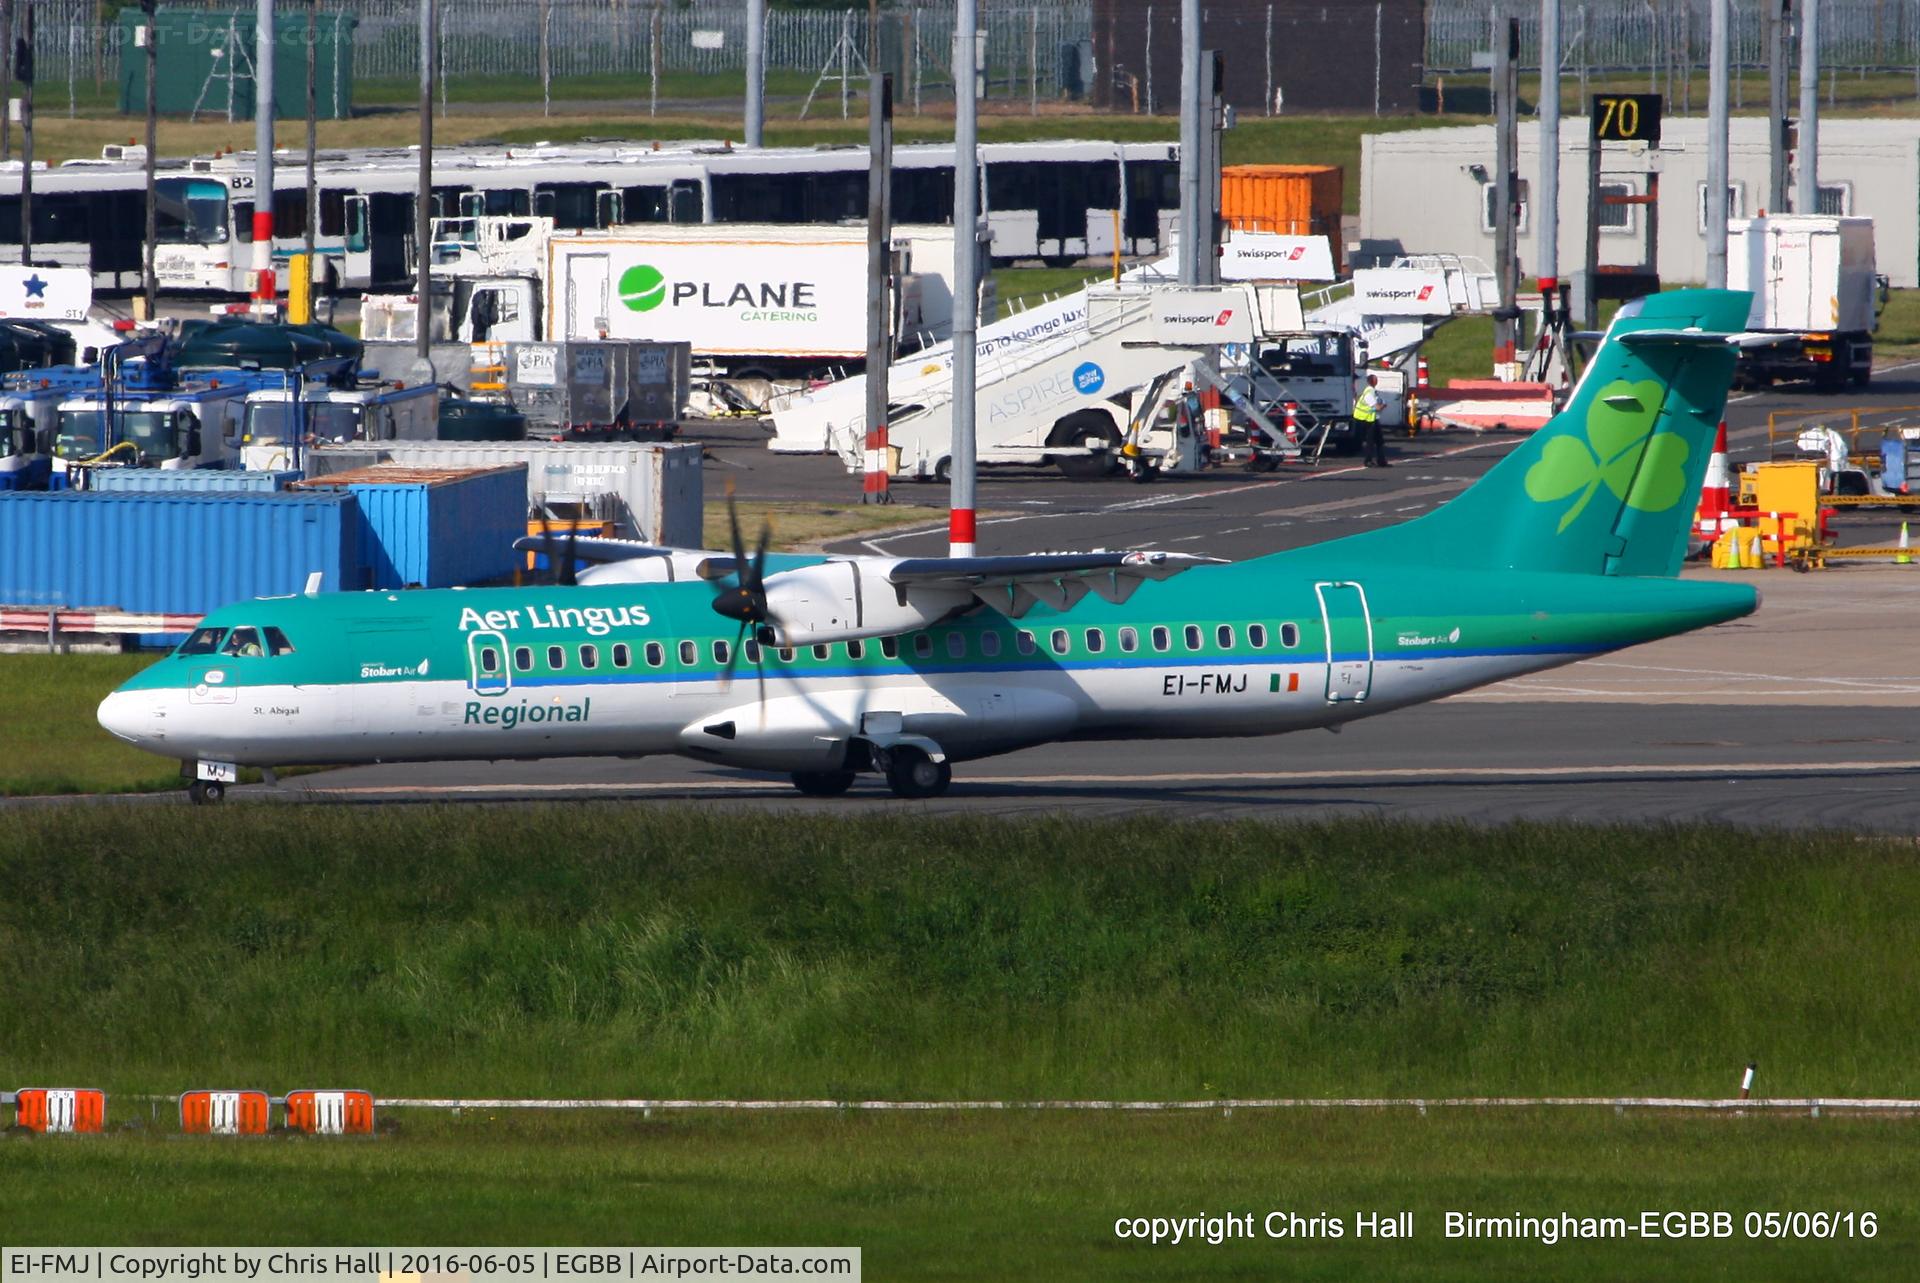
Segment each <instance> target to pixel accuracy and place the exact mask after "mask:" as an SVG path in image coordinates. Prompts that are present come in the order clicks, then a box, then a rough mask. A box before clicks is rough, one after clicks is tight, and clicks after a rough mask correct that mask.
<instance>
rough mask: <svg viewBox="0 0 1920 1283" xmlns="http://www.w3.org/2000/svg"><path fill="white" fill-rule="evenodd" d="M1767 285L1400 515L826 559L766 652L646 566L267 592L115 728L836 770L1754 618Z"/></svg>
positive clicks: (1385, 691) (216, 618)
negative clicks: (1736, 378) (1745, 444)
mask: <svg viewBox="0 0 1920 1283" xmlns="http://www.w3.org/2000/svg"><path fill="white" fill-rule="evenodd" d="M1744 297H1745V296H1743V295H1729V294H1724V293H1712V292H1704V291H1692V292H1686V293H1679V294H1673V295H1664V296H1659V298H1658V299H1656V300H1654V301H1652V302H1651V303H1650V304H1649V306H1648V308H1647V309H1646V310H1645V311H1644V312H1643V313H1642V315H1641V317H1639V318H1637V319H1635V320H1634V321H1630V322H1622V323H1620V324H1618V325H1616V331H1615V337H1614V338H1610V339H1609V341H1608V342H1607V344H1605V345H1604V346H1603V348H1602V349H1601V352H1600V353H1599V354H1598V355H1597V356H1596V358H1595V362H1594V367H1593V369H1591V370H1590V371H1589V374H1588V377H1587V378H1586V380H1584V381H1583V384H1582V386H1581V388H1580V389H1579V390H1578V391H1577V392H1576V394H1575V396H1574V398H1573V400H1572V403H1571V404H1570V405H1569V407H1568V410H1567V411H1566V412H1565V413H1563V414H1562V415H1561V416H1560V417H1559V418H1558V419H1556V420H1555V421H1554V423H1553V424H1551V425H1549V426H1548V427H1547V428H1546V429H1543V430H1542V431H1541V432H1540V433H1538V434H1536V436H1535V437H1534V438H1533V439H1532V440H1530V441H1528V442H1526V443H1524V444H1523V445H1522V446H1520V447H1519V448H1518V449H1516V450H1515V451H1514V452H1513V453H1512V454H1511V455H1510V456H1509V457H1508V458H1507V459H1505V460H1503V461H1502V462H1501V463H1500V464H1499V465H1498V466H1496V468H1494V469H1493V471H1492V472H1491V473H1490V474H1489V475H1488V477H1487V478H1485V479H1484V480H1483V481H1482V482H1481V483H1480V484H1479V485H1477V486H1475V487H1474V488H1473V489H1472V490H1470V491H1469V492H1468V493H1467V494H1465V495H1463V496H1461V498H1459V499H1457V500H1455V501H1454V502H1453V503H1451V504H1448V505H1447V506H1445V507H1444V508H1442V509H1440V510H1439V511H1437V512H1435V513H1433V514H1430V515H1429V516H1427V517H1425V518H1422V519H1420V520H1417V521H1414V522H1410V523H1407V524H1406V525H1403V526H1400V527H1395V528H1393V529H1389V530H1382V531H1375V532H1371V533H1369V534H1366V535H1360V536H1356V537H1353V538H1349V539H1343V540H1339V541H1335V542H1332V543H1328V544H1323V545H1319V546H1316V547H1311V548H1305V549H1300V550H1297V551H1293V552H1286V553H1280V554H1276V555H1273V556H1269V557H1262V558H1259V559H1256V560H1253V561H1248V562H1242V563H1239V564H1234V565H1218V564H1216V565H1196V566H1192V567H1190V568H1180V569H1178V571H1177V573H1176V572H1175V571H1173V570H1164V569H1163V570H1162V571H1161V572H1160V574H1159V577H1153V576H1146V577H1139V578H1134V579H1128V580H1126V581H1125V583H1124V587H1122V579H1121V578H1120V576H1119V574H1118V573H1117V572H1116V573H1113V574H1106V575H1105V577H1104V578H1103V577H1102V573H1095V572H1087V573H1086V574H1084V575H1082V576H1081V577H1079V578H1074V577H1073V576H1072V575H1071V574H1064V573H1063V574H1058V575H1053V574H1052V572H1047V573H1042V571H1041V570H1035V571H1033V572H1031V573H1028V572H1027V571H1025V570H1023V569H1022V568H1021V567H1020V566H1015V567H1013V568H1012V569H1011V570H1009V569H1007V568H1006V567H1005V566H1004V565H1000V566H997V567H995V568H993V569H994V574H992V575H988V574H986V573H985V572H984V571H983V570H982V566H981V564H978V563H971V562H968V563H962V562H954V563H945V562H940V561H934V560H921V561H916V562H913V563H895V562H884V561H878V560H875V559H865V562H864V564H863V565H861V566H859V567H857V568H846V567H839V566H837V565H832V566H829V567H827V568H826V569H827V570H830V571H832V572H834V573H837V572H838V571H839V570H841V569H845V570H847V573H848V575H849V576H851V577H852V579H860V578H861V576H864V577H865V578H864V579H863V580H862V581H861V583H859V584H856V585H855V587H853V588H852V589H851V590H849V592H848V594H846V595H845V599H844V600H841V599H834V598H832V595H831V594H832V591H837V590H832V589H831V588H830V586H829V587H828V588H823V587H821V584H822V583H824V582H826V581H825V580H822V579H820V578H818V577H816V578H814V579H811V580H809V579H807V578H806V576H807V574H808V573H810V572H808V571H807V570H806V569H804V568H803V569H801V570H796V571H791V572H786V573H787V576H788V577H789V578H791V579H793V580H794V582H795V583H799V584H802V585H803V587H805V588H806V591H799V590H797V589H796V590H795V591H793V592H789V593H788V594H787V596H786V597H784V598H782V597H779V596H777V595H774V596H772V598H771V599H772V600H773V602H774V604H775V606H776V608H777V609H776V611H775V615H776V617H777V619H778V621H779V632H778V640H780V641H781V642H783V643H786V644H787V646H788V648H786V649H782V648H778V647H776V646H774V645H767V646H764V647H762V646H761V645H760V644H759V643H757V642H752V641H748V642H747V643H746V645H745V650H744V653H742V654H734V653H733V650H732V648H733V647H734V646H735V645H736V644H739V643H740V638H741V633H740V630H739V629H738V628H737V626H736V624H735V622H734V620H732V619H728V618H724V617H722V616H721V615H719V614H717V613H716V612H715V610H714V602H715V596H716V585H715V584H713V583H709V582H705V581H702V580H699V579H690V580H689V579H680V580H678V581H676V582H649V581H647V575H648V574H649V573H651V572H650V571H649V570H648V569H647V568H646V567H645V566H644V565H640V564H635V565H634V566H633V567H632V568H631V575H632V577H631V578H629V579H628V580H627V581H624V582H621V581H618V576H619V572H618V570H617V569H616V568H603V569H612V570H614V573H613V575H612V576H611V577H612V578H614V579H615V580H616V581H615V582H601V583H582V584H580V585H578V586H565V587H560V586H542V587H529V588H497V589H469V590H436V591H418V592H403V593H385V592H368V593H346V594H324V595H314V596H302V597H291V598H280V599H266V600H258V601H251V602H245V603H238V604H235V605H232V606H229V607H226V608H224V609H222V610H219V611H216V612H214V613H213V614H212V615H209V616H208V617H207V619H206V620H205V621H204V625H203V632H202V633H201V634H197V635H196V638H195V639H194V641H192V642H190V643H189V645H188V646H185V647H183V648H182V649H181V650H180V651H178V652H176V653H175V654H173V655H171V656H169V657H168V658H166V659H164V660H162V661H161V662H159V663H157V664H155V665H153V666H152V667H150V668H148V669H147V670H145V671H144V672H143V673H141V674H140V675H139V676H137V677H136V678H134V679H133V680H132V681H130V682H128V683H127V684H126V686H124V687H123V688H122V689H121V690H120V691H118V692H116V693H115V694H114V695H112V696H110V697H109V698H108V700H107V701H106V703H104V704H103V705H102V706H101V712H100V717H101V721H102V723H103V724H104V725H105V726H107V728H108V729H109V730H111V731H113V732H114V733H115V734H117V735H119V736H121V737H122V738H125V739H127V740H130V741H132V742H134V743H136V744H139V745H141V746H143V747H146V748H149V749H152V750H153V751H155V752H159V753H164V754H167V755H169V756H173V757H178V758H180V759H182V760H184V761H189V762H199V763H203V764H207V763H212V764H216V765H217V766H219V767H223V768H224V767H226V766H229V765H233V764H238V765H260V766H272V765H276V764H284V763H294V762H300V763H341V762H375V761H404V760H418V759H508V758H535V757H553V756H572V755H585V754H624V755H646V754H681V755H685V756H689V757H694V758H698V759H702V760H707V761H714V762H721V763H729V764H735V765H738V766H741V767H748V768H757V769H765V770H780V771H790V772H795V773H796V775H797V777H805V778H808V779H813V780H819V779H832V778H835V777H844V776H845V775H846V773H847V772H850V771H855V770H862V769H882V770H888V769H889V767H890V765H891V764H894V763H895V762H896V761H898V760H904V759H906V758H909V757H911V758H914V759H921V758H925V759H929V760H931V761H932V762H935V763H941V764H944V763H945V762H950V761H964V760H968V759H972V758H979V757H984V756H989V755H992V754H996V753H1004V752H1009V751H1012V750H1015V749H1020V748H1025V747H1030V746H1033V745H1037V744H1044V743H1047V742H1049V741H1053V740H1060V739H1069V738H1077V739H1110V740H1126V739H1134V738H1143V737H1183V736H1258V735H1275V734H1281V733H1284V732H1288V731H1294V730H1301V729H1307V728H1312V727H1321V726H1329V725H1336V724H1339V723H1341V722H1345V721H1349V720H1352V719H1354V718H1358V717H1363V716H1368V715H1372V714H1375V713H1379V712H1384V711H1388V710H1391V709H1395V708H1401V707H1405V706H1407V705H1410V704H1416V703H1421V702H1425V701H1428V700H1432V699H1437V698H1440V697H1443V696H1446V695H1450V694H1454V693H1457V692H1459V691H1464V690H1468V689H1471V688H1474V687H1477V686H1482V685H1485V684H1487V683H1490V682H1495V681H1499V680H1502V679H1505V678H1509V677H1513V676H1517V675H1520V674H1524V673H1530V672H1536V671H1539V670H1541V669H1545V668H1551V667H1554V666H1556V665H1560V664H1565V663H1569V662H1572V661H1575V660H1578V659H1582V658H1586V657H1588V656H1591V655H1595V654H1600V653H1604V652H1607V651H1612V650H1617V649H1620V648H1622V647H1626V646H1632V645H1636V644H1639V643H1642V642H1646V641H1651V640H1654V639H1657V638H1660V637H1665V636H1670V635H1672V634H1675V633H1679V632H1684V631H1687V630H1689V629H1694V628H1700V627H1704V626H1707V625H1710V624H1714V623H1718V622H1721V621H1724V620H1727V619H1732V618H1735V617H1737V616H1740V615H1744V614H1746V613H1748V612H1750V611H1751V610H1753V609H1754V607H1755V605H1756V600H1757V599H1756V596H1755V594H1754V592H1753V590H1752V589H1751V588H1749V587H1746V586H1744V585H1738V584H1724V583H1712V582H1696V581H1683V580H1680V579H1677V578H1675V577H1674V572H1675V570H1676V569H1677V566H1678V562H1679V557H1680V553H1681V551H1682V550H1683V548H1684V541H1685V537H1686V529H1687V525H1688V522H1689V519H1690V517H1691V514H1692V506H1693V504H1692V496H1694V495H1696V494H1697V493H1698V490H1699V484H1700V473H1701V470H1702V469H1703V468H1704V466H1705V463H1706V456H1707V453H1708V451H1707V448H1706V443H1707V441H1708V440H1709V439H1710V434H1711V431H1712V428H1713V425H1714V423H1715V422H1716V421H1717V420H1718V417H1719V415H1720V412H1721V408H1722V406H1723V404H1724V400H1725V396H1726V388H1727V383H1728V381H1729V379H1730V378H1731V373H1732V364H1733V353H1732V352H1731V350H1730V349H1728V348H1727V347H1726V346H1725V344H1724V343H1723V342H1720V341H1719V335H1720V334H1722V333H1724V332H1726V331H1730V330H1737V329H1738V328H1740V325H1741V323H1742V322H1743V321H1744V317H1745V302H1744ZM1635 325H1637V326H1638V327H1639V335H1638V337H1635V338H1632V339H1628V338H1626V335H1629V334H1633V333H1634V330H1633V327H1634V326H1635ZM1623 327H1624V332H1623ZM1018 560H1019V559H1000V561H1001V562H1003V563H1004V562H1007V561H1014V562H1017V561H1018ZM1056 560H1057V559H1056ZM1035 562H1036V565H1037V564H1038V562H1039V559H1035ZM816 569H819V568H816ZM1050 575H1051V578H1049V576H1050ZM889 576H892V577H891V578H889ZM587 577H588V578H590V577H591V576H587ZM781 578H782V576H781V575H775V576H772V577H770V579H769V580H768V586H769V588H770V589H777V587H778V585H779V582H780V580H781ZM832 582H834V583H837V582H838V580H834V581H832ZM1049 584H1050V585H1051V587H1052V589H1054V590H1058V589H1059V588H1060V587H1061V585H1063V584H1071V585H1073V586H1074V587H1075V591H1072V592H1064V591H1050V590H1049ZM1089 584H1091V587H1090V588H1089V586H1088V585H1089ZM888 585H891V587H888ZM888 594H891V596H888ZM882 597H886V598H887V600H885V601H882V600H881V598H882ZM916 603H919V606H918V608H919V609H920V616H919V619H920V622H919V623H917V624H916V625H915V626H911V627H901V626H899V624H898V622H897V621H898V620H899V619H900V618H902V616H901V615H900V611H902V610H906V611H909V612H911V610H912V609H914V608H916V606H915V604H916ZM926 603H932V604H931V605H927V604H926ZM889 612H891V613H889ZM888 620H895V621H896V622H894V623H888V622H886V621H888ZM876 621H877V622H876ZM814 637H818V638H823V640H818V641H812V640H809V638H814ZM275 652H278V653H275ZM942 769H944V765H943V767H942ZM203 773H204V772H203ZM891 777H892V775H891V773H890V778H891ZM216 778H217V773H216ZM944 782H945V780H944V777H942V778H941V779H939V780H938V783H939V784H940V785H944ZM803 786H804V785H803ZM841 786H842V787H844V784H842V785H841ZM895 786H896V788H897V789H900V790H901V791H903V792H905V791H909V789H907V788H902V786H901V784H900V782H899V780H897V779H896V780H895ZM921 791H923V792H924V791H931V790H925V789H923V790H921Z"/></svg>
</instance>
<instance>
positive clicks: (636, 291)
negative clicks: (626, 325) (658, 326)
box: [620, 263, 667, 312]
mask: <svg viewBox="0 0 1920 1283" xmlns="http://www.w3.org/2000/svg"><path fill="white" fill-rule="evenodd" d="M666 300H667V278H666V277H664V276H662V275H660V269H659V268H657V267H649V266H647V265H646V264H645V263H641V264H639V265H637V266H634V267H629V268H628V269H627V270H626V271H624V272H622V273H621V274H620V301H621V302H622V303H625V304H626V305H627V306H628V307H629V308H632V309H633V310H634V311H636V312H651V311H653V309H654V308H656V307H659V306H660V305H661V304H662V303H664V302H666Z"/></svg>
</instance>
